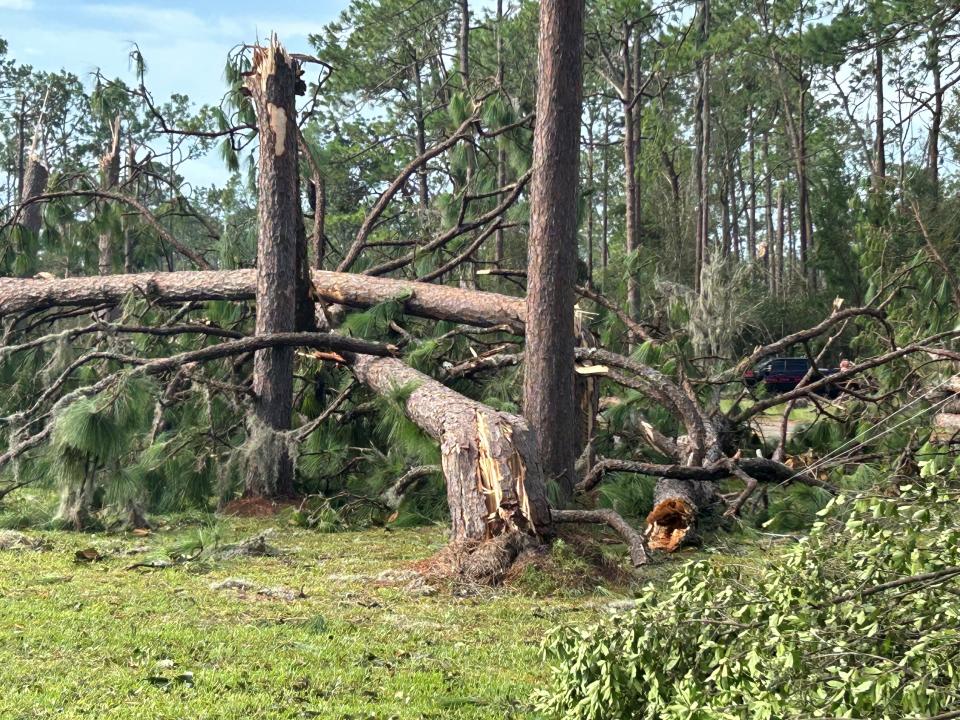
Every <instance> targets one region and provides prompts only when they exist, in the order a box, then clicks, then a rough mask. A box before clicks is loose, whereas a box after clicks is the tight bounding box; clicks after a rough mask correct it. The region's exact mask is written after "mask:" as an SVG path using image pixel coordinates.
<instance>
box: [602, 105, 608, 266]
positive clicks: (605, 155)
mask: <svg viewBox="0 0 960 720" xmlns="http://www.w3.org/2000/svg"><path fill="white" fill-rule="evenodd" d="M600 212H601V214H602V222H603V234H602V235H601V237H600V267H601V269H602V270H603V277H602V278H601V280H602V283H601V285H605V284H606V275H607V263H608V262H609V260H610V245H609V240H610V117H609V115H607V110H606V108H604V112H603V205H602V206H601V208H600Z"/></svg>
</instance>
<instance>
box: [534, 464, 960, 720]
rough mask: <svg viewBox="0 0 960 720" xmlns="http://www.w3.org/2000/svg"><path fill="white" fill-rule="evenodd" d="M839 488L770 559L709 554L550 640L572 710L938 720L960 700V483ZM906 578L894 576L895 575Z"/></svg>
mask: <svg viewBox="0 0 960 720" xmlns="http://www.w3.org/2000/svg"><path fill="white" fill-rule="evenodd" d="M934 479H935V483H931V484H930V485H928V486H926V487H919V486H911V485H904V486H901V487H900V488H899V491H900V496H899V497H883V496H870V495H861V496H859V497H855V498H844V497H842V496H841V497H838V498H837V499H836V500H834V501H832V502H831V503H830V504H829V505H828V506H827V507H826V508H824V510H823V511H821V513H820V514H821V520H820V521H818V522H817V523H816V525H815V526H814V529H813V531H812V533H811V535H810V536H809V537H808V538H806V539H804V540H803V541H801V542H799V543H798V544H797V545H795V546H793V547H791V548H790V549H789V550H787V551H786V552H785V553H784V554H783V555H781V556H780V557H779V558H777V559H774V560H770V559H766V558H765V559H764V562H762V563H759V564H757V565H756V566H747V565H741V564H726V565H721V564H718V563H714V562H710V561H703V560H702V561H697V562H691V563H689V564H687V565H685V566H684V567H683V568H682V569H681V570H680V571H678V572H677V573H676V574H675V575H674V576H673V577H672V578H671V579H670V580H669V581H667V582H664V583H662V584H661V585H659V586H654V585H648V586H647V587H646V588H645V589H644V590H643V591H642V593H641V594H640V596H639V597H638V598H637V599H636V606H635V607H634V608H633V609H631V610H630V611H629V612H627V613H625V614H622V615H619V616H616V617H613V618H611V619H610V620H606V621H604V622H601V623H599V624H597V625H594V626H592V627H588V628H585V629H571V628H560V629H557V630H555V631H554V632H553V633H552V634H551V636H550V637H549V638H548V640H547V641H546V643H545V645H544V653H545V657H546V658H547V659H548V661H549V662H550V663H551V665H552V669H551V680H550V684H549V687H548V689H547V690H545V691H543V692H541V693H540V694H539V696H538V700H537V704H538V706H539V709H540V710H541V711H543V712H545V713H547V714H549V715H554V716H562V717H566V718H582V719H584V720H586V719H588V718H589V719H594V718H597V719H599V718H604V719H610V718H649V719H651V720H652V719H654V718H656V719H657V720H674V719H676V720H679V719H680V718H683V719H684V720H727V719H732V718H751V719H752V720H764V719H771V720H773V719H775V718H785V717H811V718H812V717H855V718H929V717H932V716H936V715H938V714H939V713H942V712H944V711H945V710H947V709H950V708H957V707H960V592H957V584H958V582H960V543H958V541H960V518H958V514H957V510H956V505H957V497H958V495H960V492H958V491H957V489H956V488H955V487H953V488H950V487H947V488H945V487H944V485H945V483H944V482H943V481H944V477H943V476H942V475H940V476H938V477H936V478H934ZM894 583H896V584H894Z"/></svg>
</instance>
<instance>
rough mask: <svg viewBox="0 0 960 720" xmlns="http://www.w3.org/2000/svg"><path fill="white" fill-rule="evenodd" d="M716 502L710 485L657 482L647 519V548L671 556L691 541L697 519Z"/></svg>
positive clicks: (672, 479) (714, 489)
mask: <svg viewBox="0 0 960 720" xmlns="http://www.w3.org/2000/svg"><path fill="white" fill-rule="evenodd" d="M717 499H718V496H717V488H716V485H714V484H713V483H712V482H710V481H702V480H679V479H675V478H660V479H659V480H658V481H657V485H656V488H654V491H653V510H651V511H650V514H649V515H647V530H646V535H647V546H648V547H649V548H650V549H651V550H666V551H668V552H672V551H674V550H677V549H678V548H680V547H681V546H682V545H684V544H687V543H690V542H691V541H693V540H694V538H695V532H696V527H697V518H698V517H699V516H700V513H701V512H703V510H704V509H705V508H706V507H708V506H709V505H711V504H713V503H714V502H716V500H717Z"/></svg>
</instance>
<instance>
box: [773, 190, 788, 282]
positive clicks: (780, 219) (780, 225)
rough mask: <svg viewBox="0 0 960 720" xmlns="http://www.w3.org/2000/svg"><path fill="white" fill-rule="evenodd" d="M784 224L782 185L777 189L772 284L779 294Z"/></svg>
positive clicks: (782, 263)
mask: <svg viewBox="0 0 960 720" xmlns="http://www.w3.org/2000/svg"><path fill="white" fill-rule="evenodd" d="M785 223H786V216H785V215H784V209H783V183H780V185H779V186H778V187H777V247H776V250H775V252H774V258H773V260H774V262H773V266H774V274H775V275H776V280H775V283H774V289H775V291H776V289H778V288H779V291H780V292H781V293H783V292H784V287H783V265H784V254H783V235H784V228H785Z"/></svg>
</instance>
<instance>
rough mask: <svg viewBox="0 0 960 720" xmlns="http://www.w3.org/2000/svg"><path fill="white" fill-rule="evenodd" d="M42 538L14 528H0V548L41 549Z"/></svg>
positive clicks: (43, 544) (43, 542)
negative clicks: (33, 536)
mask: <svg viewBox="0 0 960 720" xmlns="http://www.w3.org/2000/svg"><path fill="white" fill-rule="evenodd" d="M46 546H47V543H46V541H45V540H44V539H43V538H32V537H30V536H29V535H25V534H24V533H22V532H18V531H16V530H0V550H43V549H44V548H45V547H46Z"/></svg>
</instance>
